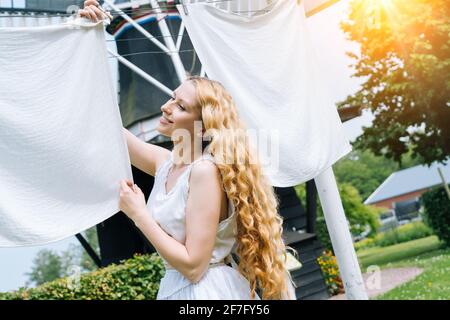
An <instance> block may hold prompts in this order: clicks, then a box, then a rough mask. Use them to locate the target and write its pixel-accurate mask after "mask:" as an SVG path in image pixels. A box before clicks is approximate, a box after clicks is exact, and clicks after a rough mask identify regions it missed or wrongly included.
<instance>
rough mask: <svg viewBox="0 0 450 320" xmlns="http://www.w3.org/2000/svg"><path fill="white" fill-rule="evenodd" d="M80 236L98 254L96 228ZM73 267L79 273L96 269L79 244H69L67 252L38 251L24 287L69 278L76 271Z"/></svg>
mask: <svg viewBox="0 0 450 320" xmlns="http://www.w3.org/2000/svg"><path fill="white" fill-rule="evenodd" d="M82 235H83V236H84V237H85V238H86V240H87V241H88V242H89V244H90V245H91V247H92V249H93V250H94V251H96V253H97V254H99V245H98V237H97V230H96V227H95V226H94V227H92V228H90V229H87V230H85V231H84V232H82ZM74 267H79V270H80V272H81V273H85V272H90V271H94V270H96V269H97V268H98V267H97V265H96V264H95V263H94V261H93V260H92V259H91V257H90V256H89V255H88V254H87V253H86V251H85V250H84V248H83V247H82V246H81V245H79V244H77V245H75V244H70V245H69V247H68V249H67V250H64V251H61V252H60V253H57V252H54V251H51V250H47V249H43V250H40V251H39V252H38V253H37V255H36V257H35V258H34V260H33V266H32V268H31V272H29V273H26V275H27V276H28V281H27V284H26V285H27V286H29V285H30V284H35V285H41V284H43V283H44V282H48V281H53V280H55V279H58V278H61V277H67V276H70V275H71V273H72V272H74V270H76V269H75V268H74Z"/></svg>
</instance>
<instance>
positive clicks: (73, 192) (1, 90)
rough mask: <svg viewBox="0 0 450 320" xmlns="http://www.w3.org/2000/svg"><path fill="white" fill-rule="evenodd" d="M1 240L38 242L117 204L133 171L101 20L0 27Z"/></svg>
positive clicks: (92, 220) (74, 229)
mask: <svg viewBox="0 0 450 320" xmlns="http://www.w3.org/2000/svg"><path fill="white" fill-rule="evenodd" d="M0 48H1V50H0V247H14V246H25V245H42V244H45V243H49V242H54V241H57V240H61V239H63V238H66V237H69V236H71V235H74V234H76V233H78V232H81V231H83V230H85V229H87V228H90V227H92V226H94V225H96V224H98V223H100V222H102V221H103V220H105V219H107V218H109V217H110V216H112V215H114V214H115V213H117V212H119V211H120V209H119V207H118V203H119V181H120V180H122V179H130V180H132V174H131V166H130V160H129V156H128V151H127V146H126V141H125V138H124V136H123V131H122V120H121V118H120V114H119V108H118V104H117V101H116V93H115V92H114V88H113V83H112V79H111V75H110V70H109V65H108V62H107V51H106V47H105V39H104V28H103V26H102V25H101V24H100V23H92V22H89V21H88V20H87V19H85V18H78V19H72V20H69V21H67V22H65V23H61V24H58V25H49V26H39V27H11V28H0Z"/></svg>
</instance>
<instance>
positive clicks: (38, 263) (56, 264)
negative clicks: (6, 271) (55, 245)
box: [27, 249, 64, 285]
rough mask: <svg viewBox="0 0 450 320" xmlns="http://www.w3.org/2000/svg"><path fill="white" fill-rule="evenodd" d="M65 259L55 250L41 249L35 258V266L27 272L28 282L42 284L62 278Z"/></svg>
mask: <svg viewBox="0 0 450 320" xmlns="http://www.w3.org/2000/svg"><path fill="white" fill-rule="evenodd" d="M63 264H64V263H63V261H62V259H61V257H60V256H59V255H58V254H57V253H56V252H54V251H51V250H47V249H43V250H40V251H39V252H38V253H37V255H36V257H35V258H34V259H33V267H32V269H31V272H29V273H27V275H28V280H29V281H28V283H27V285H30V284H31V283H34V284H35V285H41V284H43V283H45V282H48V281H53V280H55V279H58V278H61V277H62V276H64V274H63Z"/></svg>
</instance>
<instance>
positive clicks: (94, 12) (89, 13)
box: [78, 0, 113, 22]
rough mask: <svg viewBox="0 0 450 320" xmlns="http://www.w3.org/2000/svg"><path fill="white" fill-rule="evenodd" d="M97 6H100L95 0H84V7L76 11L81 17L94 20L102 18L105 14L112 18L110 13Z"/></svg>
mask: <svg viewBox="0 0 450 320" xmlns="http://www.w3.org/2000/svg"><path fill="white" fill-rule="evenodd" d="M99 8H101V7H100V4H99V3H98V2H97V0H86V1H84V8H83V9H80V10H78V13H79V15H80V16H81V17H86V18H88V19H91V20H92V21H94V22H97V21H99V20H103V19H105V18H106V16H108V17H109V18H110V19H111V20H112V19H113V17H112V15H111V14H110V13H109V12H108V11H106V12H105V11H103V10H101V9H99Z"/></svg>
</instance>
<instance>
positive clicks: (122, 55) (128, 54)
mask: <svg viewBox="0 0 450 320" xmlns="http://www.w3.org/2000/svg"><path fill="white" fill-rule="evenodd" d="M179 52H195V50H194V49H186V50H176V51H167V52H165V51H142V52H135V53H126V54H120V56H121V57H128V56H135V55H140V54H152V53H155V54H168V53H179ZM118 55H119V54H118ZM108 58H117V57H116V56H109V57H108Z"/></svg>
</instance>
